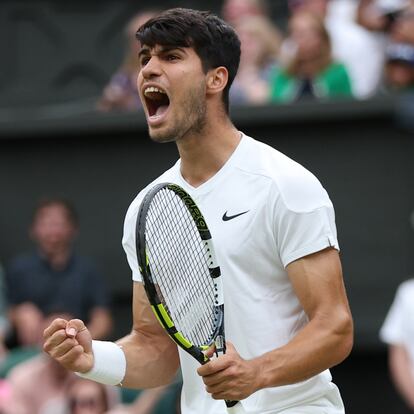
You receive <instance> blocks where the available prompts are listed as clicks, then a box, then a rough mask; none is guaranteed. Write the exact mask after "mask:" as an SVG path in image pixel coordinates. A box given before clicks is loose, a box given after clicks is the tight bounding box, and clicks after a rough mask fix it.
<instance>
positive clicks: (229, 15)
mask: <svg viewBox="0 0 414 414" xmlns="http://www.w3.org/2000/svg"><path fill="white" fill-rule="evenodd" d="M221 15H222V17H223V19H224V20H226V21H227V22H228V23H230V24H231V25H232V26H235V25H236V24H237V23H238V22H239V21H240V20H243V19H245V18H246V17H247V18H250V17H257V16H261V17H265V18H267V17H268V15H269V7H268V4H267V1H266V0H224V2H223V6H222V9H221Z"/></svg>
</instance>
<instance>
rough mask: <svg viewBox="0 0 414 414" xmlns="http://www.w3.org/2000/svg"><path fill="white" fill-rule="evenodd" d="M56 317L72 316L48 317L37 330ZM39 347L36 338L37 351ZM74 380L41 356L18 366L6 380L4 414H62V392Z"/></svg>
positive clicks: (63, 394) (50, 360) (48, 359)
mask: <svg viewBox="0 0 414 414" xmlns="http://www.w3.org/2000/svg"><path fill="white" fill-rule="evenodd" d="M57 316H60V317H66V318H70V317H71V316H72V315H69V314H68V315H65V314H62V313H58V314H57V313H51V314H49V315H48V316H46V317H45V318H44V319H43V322H42V326H39V329H42V328H43V329H44V328H45V327H46V326H47V325H48V323H49V322H50V321H51V320H53V319H54V318H55V317H57ZM40 344H41V338H40V337H39V338H38V343H37V346H38V347H39V349H40ZM75 377H76V376H75V374H73V373H72V372H68V371H67V370H65V369H64V368H62V366H61V365H60V364H58V363H57V362H56V361H55V360H52V359H51V358H48V357H47V355H45V354H44V353H39V354H38V355H37V356H34V357H32V358H30V359H28V360H26V361H24V362H21V363H20V364H18V365H16V366H15V367H14V368H12V369H11V371H10V372H9V373H8V375H7V377H6V381H7V384H8V386H9V394H8V401H7V404H4V408H3V410H4V414H64V407H65V405H64V404H65V390H66V387H67V385H68V384H69V382H70V381H71V380H73V379H74V378H75Z"/></svg>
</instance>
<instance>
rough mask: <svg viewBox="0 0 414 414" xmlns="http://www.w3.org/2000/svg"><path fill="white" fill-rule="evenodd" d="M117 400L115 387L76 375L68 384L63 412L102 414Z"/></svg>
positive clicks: (117, 393) (66, 413) (69, 413)
mask: <svg viewBox="0 0 414 414" xmlns="http://www.w3.org/2000/svg"><path fill="white" fill-rule="evenodd" d="M118 402H119V390H118V389H117V388H116V387H113V386H112V387H111V386H106V385H103V384H100V383H98V382H94V381H90V380H87V379H84V378H80V377H76V378H74V379H73V381H71V382H70V383H69V384H68V388H67V391H66V411H65V414H104V413H108V412H110V410H111V409H112V408H113V407H114V406H115V405H116V404H117V403H118ZM51 414H52V413H51ZM140 414H141V413H140ZM142 414H144V413H142Z"/></svg>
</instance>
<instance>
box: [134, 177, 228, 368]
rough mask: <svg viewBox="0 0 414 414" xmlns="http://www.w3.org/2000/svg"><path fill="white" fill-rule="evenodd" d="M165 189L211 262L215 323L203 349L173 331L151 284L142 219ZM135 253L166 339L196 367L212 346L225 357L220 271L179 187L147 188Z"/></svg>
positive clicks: (201, 222) (195, 211) (200, 220)
mask: <svg viewBox="0 0 414 414" xmlns="http://www.w3.org/2000/svg"><path fill="white" fill-rule="evenodd" d="M164 188H166V189H168V190H170V191H173V192H174V193H175V194H176V195H177V196H178V197H180V198H181V200H182V201H183V202H184V204H185V206H186V207H187V210H188V212H189V213H190V214H191V217H192V218H193V220H194V223H195V225H196V227H197V231H198V233H199V235H200V238H201V240H202V241H203V244H204V248H205V249H207V250H208V252H209V255H210V257H212V260H211V262H209V266H208V268H209V273H210V277H211V278H212V279H213V282H214V287H215V291H216V295H215V297H216V299H215V304H214V312H215V315H216V322H215V327H214V330H213V332H212V334H211V338H210V341H208V342H207V343H206V344H204V345H199V346H198V345H195V344H193V343H192V342H191V341H189V340H188V339H187V338H185V337H184V335H183V334H182V333H181V332H180V331H179V330H177V328H176V326H175V324H174V322H173V320H172V318H171V316H170V314H169V312H168V310H167V309H166V307H165V306H164V305H163V303H162V300H161V299H160V296H159V293H158V292H157V289H156V287H155V283H154V280H153V278H152V275H151V269H150V263H149V259H148V254H147V251H146V215H147V213H148V210H149V208H150V205H151V200H152V199H153V198H154V197H155V195H156V194H157V193H158V192H159V191H161V190H162V189H164ZM136 251H137V257H138V264H139V270H140V272H141V274H142V277H143V285H144V289H145V292H146V294H147V297H148V300H149V302H150V305H151V308H152V310H153V312H154V314H155V316H156V318H157V319H158V321H159V323H160V324H161V325H162V326H163V328H164V329H165V331H166V332H167V333H168V335H169V336H170V338H171V339H172V340H173V341H174V342H175V343H176V344H177V345H178V346H180V347H181V348H182V349H184V350H185V351H186V352H188V353H189V354H190V355H192V356H193V357H194V358H195V359H196V360H197V361H198V362H199V363H200V364H205V363H207V362H208V361H209V358H208V357H207V356H206V355H205V353H204V352H203V351H206V350H207V349H209V348H210V347H211V346H212V345H213V344H214V345H215V352H216V354H223V353H225V340H224V304H223V294H222V292H223V288H222V286H221V283H222V281H221V272H220V267H219V266H218V265H217V262H216V259H215V253H214V247H213V243H212V241H211V233H210V231H209V229H208V227H207V223H206V221H205V219H204V217H203V215H202V213H201V211H200V209H199V208H198V207H197V205H196V204H195V202H194V200H193V199H192V198H191V196H190V195H189V194H188V193H187V192H186V191H185V190H183V189H182V188H181V187H180V186H178V185H176V184H172V183H160V184H157V185H155V186H154V187H153V188H151V189H150V190H149V191H148V193H147V194H146V195H145V197H144V199H143V201H142V203H141V206H140V209H139V212H138V216H137V224H136Z"/></svg>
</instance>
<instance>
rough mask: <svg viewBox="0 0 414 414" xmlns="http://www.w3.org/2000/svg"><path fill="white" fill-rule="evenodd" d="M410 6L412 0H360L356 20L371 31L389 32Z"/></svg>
mask: <svg viewBox="0 0 414 414" xmlns="http://www.w3.org/2000/svg"><path fill="white" fill-rule="evenodd" d="M409 6H410V0H391V1H389V0H360V1H359V3H358V7H357V12H356V22H357V23H358V24H360V25H361V26H363V27H365V28H366V29H368V30H370V31H373V32H380V33H387V32H388V31H389V30H390V29H391V27H392V26H393V23H394V22H395V20H396V19H397V18H398V16H399V15H400V14H401V13H403V12H404V11H405V10H407V9H408V8H409Z"/></svg>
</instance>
